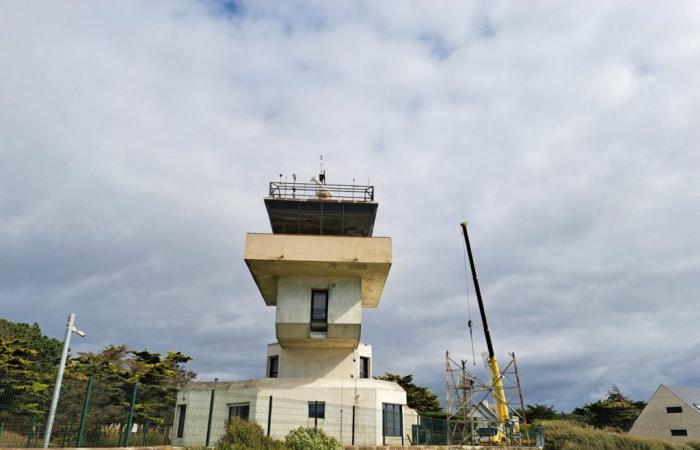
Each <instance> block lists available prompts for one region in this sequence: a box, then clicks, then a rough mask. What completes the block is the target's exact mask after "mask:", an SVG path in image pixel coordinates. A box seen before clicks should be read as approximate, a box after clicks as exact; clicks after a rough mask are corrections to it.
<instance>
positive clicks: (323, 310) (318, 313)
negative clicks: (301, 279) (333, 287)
mask: <svg viewBox="0 0 700 450" xmlns="http://www.w3.org/2000/svg"><path fill="white" fill-rule="evenodd" d="M311 331H328V290H313V291H311Z"/></svg>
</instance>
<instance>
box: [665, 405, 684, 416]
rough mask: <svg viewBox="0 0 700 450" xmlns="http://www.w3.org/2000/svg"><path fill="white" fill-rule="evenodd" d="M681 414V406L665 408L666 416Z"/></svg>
mask: <svg viewBox="0 0 700 450" xmlns="http://www.w3.org/2000/svg"><path fill="white" fill-rule="evenodd" d="M682 412H683V407H682V406H667V407H666V413H668V414H673V413H682Z"/></svg>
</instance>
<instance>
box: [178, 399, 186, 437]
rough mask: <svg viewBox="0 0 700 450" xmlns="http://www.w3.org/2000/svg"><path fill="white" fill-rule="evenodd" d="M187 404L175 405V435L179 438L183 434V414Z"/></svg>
mask: <svg viewBox="0 0 700 450" xmlns="http://www.w3.org/2000/svg"><path fill="white" fill-rule="evenodd" d="M186 412H187V405H177V437H178V438H181V437H182V436H184V434H185V414H186Z"/></svg>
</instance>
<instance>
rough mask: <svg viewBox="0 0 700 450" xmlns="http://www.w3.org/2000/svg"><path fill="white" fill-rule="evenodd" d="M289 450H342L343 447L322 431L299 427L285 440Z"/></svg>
mask: <svg viewBox="0 0 700 450" xmlns="http://www.w3.org/2000/svg"><path fill="white" fill-rule="evenodd" d="M284 443H285V444H286V445H287V448H288V449H289V450H340V449H342V446H341V445H340V443H339V442H338V441H336V440H335V439H334V438H332V437H330V436H328V435H327V434H326V433H324V432H323V431H321V430H314V429H313V428H303V427H299V428H297V429H296V430H292V431H290V432H289V434H288V435H287V437H286V438H285V439H284Z"/></svg>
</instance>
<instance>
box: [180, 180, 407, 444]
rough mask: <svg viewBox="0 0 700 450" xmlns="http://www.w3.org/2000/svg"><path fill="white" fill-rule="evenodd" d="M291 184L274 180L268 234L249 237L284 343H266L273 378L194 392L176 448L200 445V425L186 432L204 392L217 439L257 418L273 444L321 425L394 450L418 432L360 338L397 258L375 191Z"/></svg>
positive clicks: (253, 269) (186, 396) (256, 272)
mask: <svg viewBox="0 0 700 450" xmlns="http://www.w3.org/2000/svg"><path fill="white" fill-rule="evenodd" d="M294 178H295V181H293V182H282V181H279V182H270V183H269V191H268V196H267V197H266V198H265V200H264V202H265V207H266V209H267V214H268V217H269V220H270V225H271V228H272V232H271V233H248V234H247V236H246V241H245V255H244V259H245V262H246V264H247V266H248V269H249V270H250V273H251V275H252V277H253V280H254V281H255V283H256V285H257V287H258V290H259V291H260V294H261V296H262V298H263V300H264V302H265V304H266V305H268V306H272V307H275V308H276V316H275V324H274V326H275V334H276V337H277V342H274V343H271V344H269V345H268V346H267V358H266V361H265V366H264V367H265V374H264V375H265V376H264V377H263V378H260V379H256V380H245V381H233V382H219V383H216V384H213V383H210V382H194V383H191V384H189V385H188V386H186V387H185V388H184V389H183V390H182V391H181V392H180V394H179V395H178V406H177V413H176V422H177V424H176V425H177V427H176V429H177V430H176V432H175V434H176V435H177V434H181V435H182V436H180V437H176V438H175V439H174V440H173V445H201V444H202V443H203V442H204V439H203V438H202V437H201V436H200V435H201V434H202V433H201V431H200V432H197V431H196V430H197V429H201V428H202V427H201V424H200V426H199V427H196V426H194V425H191V424H190V425H189V426H188V421H187V416H188V411H189V410H188V408H190V407H188V406H187V404H188V403H190V404H193V403H194V402H196V401H199V402H202V401H203V400H202V398H204V399H206V398H207V397H206V394H207V392H211V398H212V399H214V400H211V401H210V403H211V404H210V405H209V406H210V407H211V408H212V410H213V411H219V415H220V416H222V418H223V420H220V421H219V422H220V423H217V424H216V426H215V427H214V429H215V430H216V431H212V432H210V433H209V434H210V435H211V434H212V433H213V434H220V433H222V432H223V426H224V425H225V421H226V420H228V418H230V417H231V416H232V415H235V416H238V417H241V418H243V419H246V420H255V421H256V422H258V423H259V424H260V425H261V426H263V428H267V429H268V430H269V433H270V435H272V436H273V437H274V436H276V437H284V435H286V434H287V433H288V432H289V430H291V429H293V428H296V427H298V426H317V427H319V426H320V427H321V428H322V429H323V430H324V431H326V432H327V433H329V434H331V435H333V436H335V437H336V438H337V439H339V440H341V442H343V443H345V444H351V443H352V442H351V441H353V440H354V441H355V443H357V444H384V443H385V444H387V445H388V444H399V443H401V442H403V437H404V436H405V435H406V434H410V426H409V425H410V423H412V422H415V416H416V415H415V412H413V410H410V409H409V408H407V406H406V393H405V391H404V390H403V389H402V388H401V387H400V386H399V385H397V384H396V383H393V382H386V381H381V380H375V379H373V378H372V375H373V373H372V362H373V361H372V347H371V346H370V345H367V344H363V343H361V342H360V338H361V332H362V312H363V310H364V309H365V308H376V307H377V306H378V304H379V300H380V297H381V294H382V290H383V288H384V284H385V283H386V280H387V276H388V274H389V269H390V268H391V261H392V253H391V239H390V238H388V237H375V236H373V229H374V221H375V217H376V215H377V208H378V204H377V202H376V201H375V198H374V187H373V186H359V185H354V184H352V185H343V184H327V183H326V180H325V173H324V172H323V171H322V172H321V173H320V174H319V176H318V177H314V178H312V179H311V182H310V183H297V182H296V177H294ZM202 395H204V397H202ZM196 399H199V400H196ZM273 399H275V400H273ZM277 399H279V400H277ZM205 403H206V402H205ZM227 408H228V409H227ZM285 408H286V409H290V408H291V409H292V410H293V412H291V411H286V412H285V411H284V409H285ZM190 409H192V408H190ZM200 409H201V407H200ZM270 411H271V412H270ZM276 412H279V415H276V414H275V413H276ZM360 413H361V414H362V424H361V430H360V429H358V422H359V421H358V420H357V419H358V415H359V414H360ZM198 417H199V416H198ZM276 418H277V419H276ZM180 421H182V423H180ZM190 428H191V429H192V432H191V434H190V436H188V435H187V434H188V433H187V432H188V431H189V430H190ZM404 429H408V430H409V431H408V432H406V433H404V432H403V431H404ZM179 431H182V433H179ZM353 438H354V439H353ZM210 439H211V436H210ZM200 441H201V442H200Z"/></svg>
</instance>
